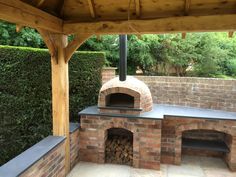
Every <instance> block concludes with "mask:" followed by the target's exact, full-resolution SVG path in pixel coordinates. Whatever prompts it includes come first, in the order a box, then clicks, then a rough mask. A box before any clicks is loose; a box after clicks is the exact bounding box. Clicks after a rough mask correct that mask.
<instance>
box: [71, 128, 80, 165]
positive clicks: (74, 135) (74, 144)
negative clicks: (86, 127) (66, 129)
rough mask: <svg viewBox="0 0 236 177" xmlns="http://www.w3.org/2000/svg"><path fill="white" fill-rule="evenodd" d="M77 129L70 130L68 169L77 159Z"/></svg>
mask: <svg viewBox="0 0 236 177" xmlns="http://www.w3.org/2000/svg"><path fill="white" fill-rule="evenodd" d="M78 150H79V129H76V130H75V131H73V132H70V169H72V168H73V167H74V166H75V165H76V163H77V162H78V160H79V151H78Z"/></svg>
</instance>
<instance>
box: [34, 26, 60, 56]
mask: <svg viewBox="0 0 236 177" xmlns="http://www.w3.org/2000/svg"><path fill="white" fill-rule="evenodd" d="M37 31H38V32H39V34H40V35H41V37H42V38H43V40H44V42H45V44H46V46H47V48H48V50H49V53H50V55H51V58H54V59H57V47H56V45H55V43H54V39H53V34H52V33H50V32H49V31H47V30H44V29H40V28H38V29H37Z"/></svg>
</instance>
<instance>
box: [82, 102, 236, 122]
mask: <svg viewBox="0 0 236 177" xmlns="http://www.w3.org/2000/svg"><path fill="white" fill-rule="evenodd" d="M79 115H94V116H108V117H125V118H139V119H164V116H175V117H186V118H203V119H223V120H224V119H225V120H236V112H227V111H221V110H214V109H203V108H194V107H186V106H175V105H168V104H153V109H152V111H149V112H145V113H141V114H140V115H127V114H126V115H123V114H111V113H99V109H98V107H97V106H90V107H88V108H86V109H84V110H82V111H81V112H79Z"/></svg>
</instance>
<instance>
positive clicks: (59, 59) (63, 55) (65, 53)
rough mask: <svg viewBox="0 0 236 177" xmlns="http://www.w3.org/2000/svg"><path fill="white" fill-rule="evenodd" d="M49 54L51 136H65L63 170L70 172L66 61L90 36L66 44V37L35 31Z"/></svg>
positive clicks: (67, 73) (67, 72)
mask: <svg viewBox="0 0 236 177" xmlns="http://www.w3.org/2000/svg"><path fill="white" fill-rule="evenodd" d="M37 30H38V32H39V33H40V34H41V36H42V38H43V39H44V42H45V43H46V45H47V47H48V49H49V52H50V54H51V73H52V116H53V135H54V136H65V137H66V146H65V148H66V149H65V152H66V154H65V168H66V173H68V172H69V171H70V134H69V71H68V61H69V59H70V58H71V56H72V54H73V53H74V52H75V51H76V49H77V48H78V47H79V46H80V45H81V44H82V43H83V42H84V41H85V40H86V39H87V38H88V37H90V35H86V36H82V37H78V36H76V37H75V39H74V40H73V41H72V42H70V43H69V44H68V39H67V36H66V35H63V34H57V33H52V32H49V31H46V30H42V29H37Z"/></svg>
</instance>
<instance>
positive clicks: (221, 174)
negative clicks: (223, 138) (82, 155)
mask: <svg viewBox="0 0 236 177" xmlns="http://www.w3.org/2000/svg"><path fill="white" fill-rule="evenodd" d="M67 177H236V172H231V171H230V170H229V169H228V167H227V166H226V164H225V162H224V161H223V160H222V159H219V158H210V157H195V156H184V157H183V159H182V164H181V166H175V165H166V164H161V170H160V171H155V170H146V169H136V168H132V167H130V166H125V165H113V164H96V163H88V162H80V163H78V164H77V165H76V166H75V167H74V168H73V169H72V171H71V172H70V174H69V175H67Z"/></svg>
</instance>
